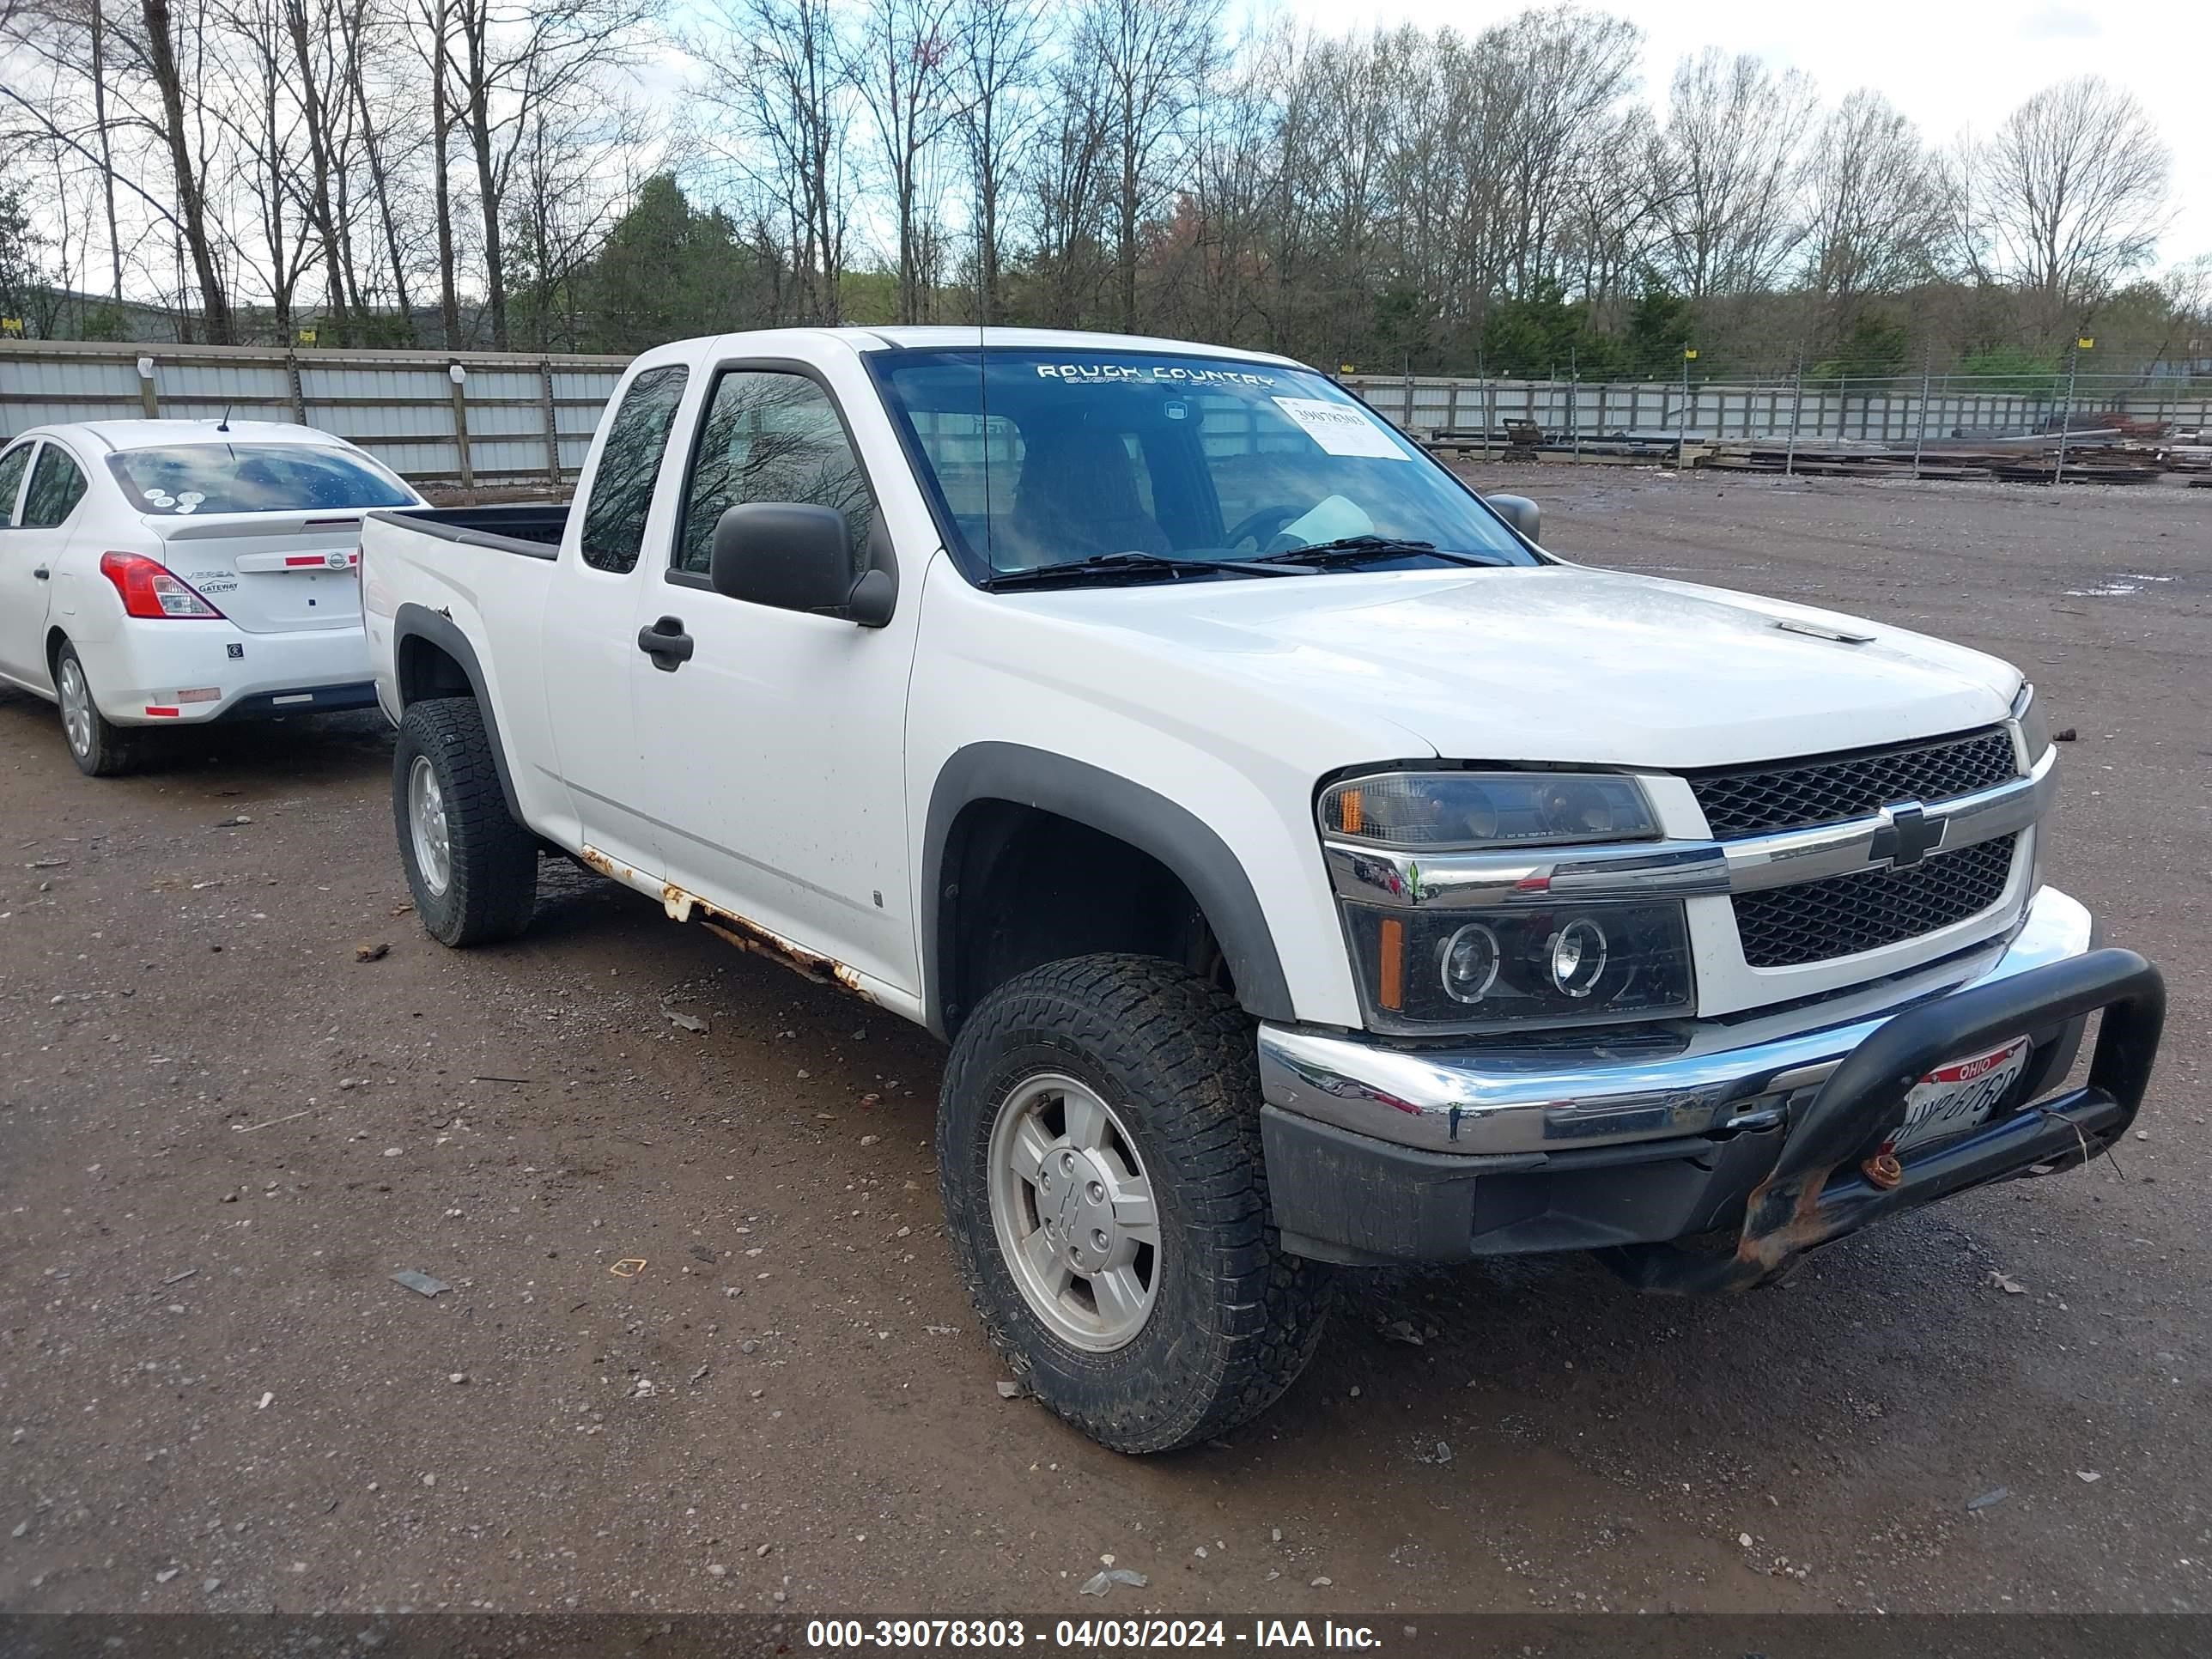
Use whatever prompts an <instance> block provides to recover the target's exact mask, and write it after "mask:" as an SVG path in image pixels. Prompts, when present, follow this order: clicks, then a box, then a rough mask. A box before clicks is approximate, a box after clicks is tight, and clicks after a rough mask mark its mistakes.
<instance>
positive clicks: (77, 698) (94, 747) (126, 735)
mask: <svg viewBox="0 0 2212 1659" xmlns="http://www.w3.org/2000/svg"><path fill="white" fill-rule="evenodd" d="M54 696H55V698H56V700H57V701H58V702H59V703H60V704H61V710H62V735H63V737H64V738H67V739H68V740H69V750H70V759H71V760H73V761H75V762H76V769H77V770H78V771H80V772H82V773H83V774H84V775H85V776H87V777H88V778H112V777H114V776H115V775H117V774H118V773H121V772H127V771H129V770H130V769H131V766H132V765H133V764H134V763H136V762H137V759H138V745H137V742H136V741H135V740H134V738H133V734H131V733H130V732H125V730H124V729H123V728H122V727H121V726H117V725H115V724H114V723H113V722H112V721H111V720H109V719H108V718H107V716H106V715H105V714H101V713H100V704H99V703H98V702H95V701H94V698H93V695H92V682H91V681H90V680H88V679H87V678H85V673H84V664H83V663H82V661H81V660H79V659H78V657H77V654H76V647H75V646H73V645H71V644H70V643H69V642H68V641H63V643H62V648H61V650H60V651H59V652H58V653H57V654H56V655H55V658H54Z"/></svg>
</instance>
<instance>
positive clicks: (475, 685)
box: [392, 605, 526, 823]
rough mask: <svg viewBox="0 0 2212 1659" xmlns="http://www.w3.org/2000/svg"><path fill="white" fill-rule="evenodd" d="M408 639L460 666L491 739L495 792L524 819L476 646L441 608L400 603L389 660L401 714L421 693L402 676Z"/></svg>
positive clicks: (404, 712)
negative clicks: (430, 647) (496, 774)
mask: <svg viewBox="0 0 2212 1659" xmlns="http://www.w3.org/2000/svg"><path fill="white" fill-rule="evenodd" d="M410 640H424V641H428V642H429V643H430V644H432V645H434V646H435V647H437V648H438V649H439V650H441V651H442V652H444V653H446V655H447V656H448V657H451V658H452V659H453V660H454V661H455V662H457V663H459V665H460V669H461V672H462V673H464V674H465V675H467V676H468V681H469V689H470V690H471V691H472V692H474V693H475V695H476V700H477V712H478V713H479V714H482V715H483V723H484V735H485V736H487V737H489V738H490V739H491V758H492V764H493V765H494V766H495V767H497V768H498V769H499V793H501V794H502V795H504V796H506V797H507V811H509V812H510V813H512V814H513V817H514V821H515V822H516V823H525V822H526V819H525V818H524V817H523V816H522V802H521V800H520V798H519V797H518V796H517V795H516V794H515V793H514V775H513V771H512V770H511V769H509V767H508V765H507V743H506V740H505V739H504V738H501V736H500V732H499V711H498V710H497V709H495V708H494V707H493V706H492V701H491V694H490V691H489V689H488V688H487V687H486V685H485V684H484V671H483V663H481V662H479V661H478V660H477V648H476V647H474V646H473V645H471V644H470V643H469V636H468V635H465V634H464V633H463V632H461V629H460V625H459V623H456V622H454V620H453V618H452V617H448V616H447V615H445V614H443V613H442V612H441V611H433V610H431V609H430V608H429V607H428V605H401V606H400V607H399V609H398V611H396V612H395V613H393V616H392V675H393V681H394V684H395V685H396V687H397V695H398V700H399V712H400V713H401V714H403V715H404V714H406V712H407V705H408V704H409V703H410V702H422V695H423V694H422V692H421V691H420V690H417V689H416V688H415V687H413V686H410V684H408V683H407V679H406V675H405V663H406V656H407V653H406V649H405V647H406V644H407V641H410Z"/></svg>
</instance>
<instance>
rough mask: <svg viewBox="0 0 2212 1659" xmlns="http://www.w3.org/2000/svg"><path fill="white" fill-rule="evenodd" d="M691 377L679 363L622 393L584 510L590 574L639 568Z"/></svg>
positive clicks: (643, 378) (655, 371)
mask: <svg viewBox="0 0 2212 1659" xmlns="http://www.w3.org/2000/svg"><path fill="white" fill-rule="evenodd" d="M689 374H690V372H689V371H688V370H686V369H685V368H684V367H683V366H682V365H681V364H673V365H671V366H670V367H668V368H648V369H647V370H646V371H645V372H644V373H643V374H640V375H639V376H638V377H637V378H636V379H635V380H632V381H631V382H630V383H629V391H627V392H623V400H622V407H621V408H620V409H618V410H616V411H615V418H614V422H613V423H612V424H611V426H609V427H608V428H607V441H606V442H605V444H603V445H602V446H600V449H599V471H597V472H595V473H593V474H592V495H591V499H590V500H589V501H586V503H585V505H584V529H583V536H582V541H581V548H582V552H583V556H584V562H585V563H586V564H587V565H589V566H591V567H592V569H594V570H605V571H607V572H610V573H611V574H614V575H617V576H625V575H628V574H629V573H630V572H631V571H632V570H634V569H635V568H637V555H638V550H639V549H641V547H643V546H644V545H645V520H646V515H647V513H649V512H650V511H651V510H652V507H653V484H654V483H655V482H656V481H657V480H658V479H659V477H660V459H661V455H662V453H664V452H665V450H666V448H667V447H668V435H669V433H670V431H671V429H672V428H674V426H675V424H676V406H677V404H680V403H682V402H683V401H684V381H685V380H687V379H688V378H689Z"/></svg>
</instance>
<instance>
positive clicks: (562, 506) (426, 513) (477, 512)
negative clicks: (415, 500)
mask: <svg viewBox="0 0 2212 1659" xmlns="http://www.w3.org/2000/svg"><path fill="white" fill-rule="evenodd" d="M376 516H377V517H379V518H383V519H390V520H394V521H395V522H397V523H400V524H404V525H406V526H410V528H412V529H416V530H420V531H422V532H424V533H425V534H426V535H431V536H436V537H439V538H442V539H444V540H446V541H453V542H466V543H468V544H471V545H472V546H476V547H495V548H498V549H499V550H501V551H502V552H507V553H520V554H522V555H524V556H526V557H528V558H533V559H550V558H552V557H553V556H555V554H556V552H557V551H558V550H559V549H560V546H561V537H562V533H563V532H565V531H566V530H567V528H568V502H566V501H519V502H515V503H513V504H511V505H507V506H501V507H393V508H390V509H388V510H386V511H382V512H380V513H377V514H376Z"/></svg>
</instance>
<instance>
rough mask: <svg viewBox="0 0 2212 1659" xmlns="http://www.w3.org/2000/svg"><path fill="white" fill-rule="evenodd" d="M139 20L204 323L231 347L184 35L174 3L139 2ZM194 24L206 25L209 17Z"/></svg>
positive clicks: (199, 30) (197, 33)
mask: <svg viewBox="0 0 2212 1659" xmlns="http://www.w3.org/2000/svg"><path fill="white" fill-rule="evenodd" d="M139 16H140V19H141V21H142V22H143V25H144V29H145V33H144V35H143V40H142V41H141V42H140V45H141V47H142V49H143V52H144V54H145V64H146V68H147V70H148V72H149V73H150V74H151V75H152V76H153V79H154V85H155V90H156V91H157V93H158V94H159V95H160V99H161V140H162V143H163V147H164V148H165V149H167V153H168V161H169V166H170V168H171V171H172V173H173V177H174V179H175V182H176V194H177V208H176V216H175V224H176V228H177V234H178V235H179V237H180V238H181V239H182V240H183V243H184V246H185V250H186V251H187V252H189V253H190V255H191V263H192V275H193V276H194V277H195V278H196V279H197V282H198V283H199V295H200V319H201V322H202V325H203V326H204V328H205V330H206V331H207V337H208V338H209V340H210V342H211V343H214V344H216V345H228V344H229V343H231V341H232V339H233V338H234V328H233V326H232V323H231V309H230V294H229V290H228V288H227V286H226V285H225V283H224V282H223V278H222V271H221V270H219V269H218V268H217V266H216V247H215V237H214V235H213V234H211V232H210V215H209V211H208V198H207V179H206V176H205V174H204V172H203V171H202V169H201V167H200V154H199V151H198V149H197V145H196V143H195V134H194V131H193V120H192V116H193V111H192V109H191V106H190V105H189V104H188V103H187V101H186V98H185V70H184V69H183V67H182V66H181V64H179V51H178V41H179V33H180V31H179V25H178V22H177V20H176V17H175V15H174V14H173V12H172V11H171V9H170V7H169V0H139ZM195 21H196V24H204V18H203V19H197V20H195ZM205 38H206V32H205V29H204V27H195V29H194V31H193V43H194V45H195V46H197V45H199V44H200V43H202V42H204V40H205Z"/></svg>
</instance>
